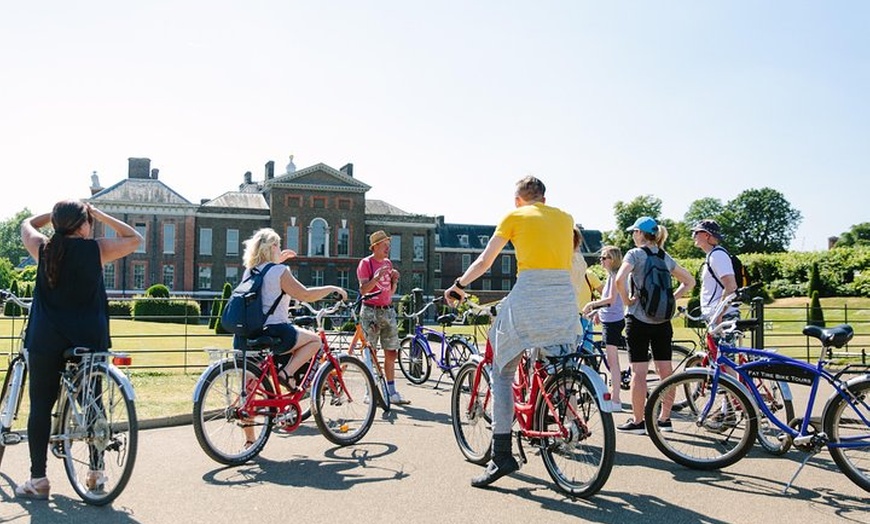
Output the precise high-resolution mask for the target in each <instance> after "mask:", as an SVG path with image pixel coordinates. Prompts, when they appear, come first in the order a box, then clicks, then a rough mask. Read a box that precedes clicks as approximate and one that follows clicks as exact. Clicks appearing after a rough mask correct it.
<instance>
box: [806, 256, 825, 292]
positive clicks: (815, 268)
mask: <svg viewBox="0 0 870 524" xmlns="http://www.w3.org/2000/svg"><path fill="white" fill-rule="evenodd" d="M821 287H822V279H821V278H820V277H819V263H818V262H813V265H812V269H810V282H809V284H808V285H807V296H809V297H810V298H812V297H813V295H818V294H819V291H821Z"/></svg>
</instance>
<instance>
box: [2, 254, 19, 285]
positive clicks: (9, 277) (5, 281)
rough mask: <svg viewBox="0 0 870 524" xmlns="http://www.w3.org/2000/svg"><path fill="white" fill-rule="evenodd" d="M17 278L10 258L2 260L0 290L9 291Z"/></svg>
mask: <svg viewBox="0 0 870 524" xmlns="http://www.w3.org/2000/svg"><path fill="white" fill-rule="evenodd" d="M13 280H16V278H15V266H14V265H13V264H12V262H10V261H9V259H8V258H0V289H9V286H10V285H12V281H13Z"/></svg>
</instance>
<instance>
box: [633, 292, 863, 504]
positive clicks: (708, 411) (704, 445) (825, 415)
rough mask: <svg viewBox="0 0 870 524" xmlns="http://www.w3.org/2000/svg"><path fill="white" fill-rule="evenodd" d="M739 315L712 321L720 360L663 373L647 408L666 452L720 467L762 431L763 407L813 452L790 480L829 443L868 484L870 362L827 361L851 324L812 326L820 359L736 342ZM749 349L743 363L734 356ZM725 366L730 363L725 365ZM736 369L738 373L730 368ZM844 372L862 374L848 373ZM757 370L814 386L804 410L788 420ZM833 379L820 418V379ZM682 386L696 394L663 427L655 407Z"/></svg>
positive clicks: (714, 351) (714, 355)
mask: <svg viewBox="0 0 870 524" xmlns="http://www.w3.org/2000/svg"><path fill="white" fill-rule="evenodd" d="M734 298H735V294H732V295H729V296H728V297H726V300H723V301H722V302H721V303H720V306H719V307H718V308H717V311H716V313H714V315H713V316H712V318H719V315H720V314H721V312H722V311H723V310H724V308H726V307H728V305H729V304H730V303H731V302H732V301H733V300H734ZM736 325H737V323H736V322H735V321H733V320H729V321H723V322H720V323H719V324H718V325H715V326H709V327H708V328H707V341H708V349H709V350H710V359H711V361H712V362H714V363H715V365H713V366H711V367H708V368H693V369H689V370H686V371H684V372H683V373H680V374H678V375H674V376H672V377H669V378H668V379H666V380H664V381H663V382H662V383H661V384H659V386H658V387H657V388H656V389H655V390H654V391H653V392H652V394H651V395H650V399H649V403H648V404H647V408H646V420H647V433H648V434H649V436H650V438H651V439H652V441H653V443H654V444H655V445H656V447H657V448H658V449H659V450H660V451H661V452H662V453H664V454H665V455H666V456H667V457H668V458H670V459H671V460H673V461H674V462H677V463H678V464H682V465H684V466H687V467H690V468H695V469H704V470H711V469H719V468H723V467H727V466H730V465H732V464H734V463H735V462H737V461H738V460H740V459H741V458H743V457H744V456H745V455H746V453H748V452H749V449H750V448H751V447H752V443H753V441H755V439H756V438H757V434H758V418H759V416H760V415H759V413H760V414H761V415H763V416H764V417H767V419H768V420H769V421H770V422H771V423H772V424H774V425H775V426H776V427H777V428H778V429H779V430H780V431H781V432H782V436H781V438H783V439H788V440H789V441H790V443H791V445H793V446H794V447H795V448H797V449H798V450H801V451H804V452H806V453H807V457H806V458H805V459H804V460H803V461H802V462H801V464H800V466H799V467H798V470H797V471H796V472H795V474H794V475H793V476H792V478H791V480H789V482H788V484H787V485H786V487H785V491H787V490H788V488H789V487H790V486H791V484H792V483H793V482H794V480H795V479H796V478H797V475H798V474H799V473H800V471H801V470H802V469H803V467H804V466H805V465H806V463H807V461H808V460H809V459H810V458H811V457H812V456H814V455H815V454H817V453H818V452H820V451H821V450H822V449H824V448H827V449H828V451H829V452H830V453H831V456H832V457H833V459H834V462H835V463H836V464H837V466H838V467H839V469H840V470H841V471H842V472H843V473H844V474H845V475H846V476H847V477H848V478H849V479H850V480H851V481H852V482H854V483H855V484H857V485H858V486H860V487H861V488H863V489H864V490H867V491H870V460H868V457H870V366H867V365H856V364H851V365H848V366H846V367H845V368H844V369H842V370H840V371H839V372H837V373H836V374H832V373H831V372H830V371H828V370H827V369H826V365H827V364H828V362H827V361H826V360H825V355H826V354H827V352H828V351H829V350H830V349H832V348H840V347H842V346H843V345H845V344H846V343H847V342H848V341H849V340H851V338H852V336H853V334H854V332H853V330H852V328H851V326H849V325H848V324H842V325H839V326H836V327H833V328H830V329H823V328H820V327H817V326H806V327H805V328H804V329H803V334H804V335H806V336H808V337H812V338H815V339H817V340H819V342H820V343H821V353H820V355H819V359H818V361H817V363H816V364H815V366H814V365H812V364H809V363H807V362H803V361H800V360H797V359H795V358H791V357H788V356H785V355H780V354H778V353H773V352H769V351H764V350H759V349H754V348H744V347H737V346H734V345H732V344H731V343H729V342H728V341H727V340H728V339H727V336H728V335H729V334H730V333H732V332H733V331H734V330H735V329H736ZM741 354H743V355H746V356H747V358H748V359H747V361H746V362H745V363H742V364H741V363H738V362H736V361H734V360H732V359H731V358H729V355H730V356H734V355H741ZM725 368H729V370H728V372H725ZM732 370H733V372H734V373H736V375H737V377H739V378H735V377H733V376H731V374H729V373H731V372H732ZM844 375H858V376H855V377H854V378H851V379H849V380H843V378H842V377H843V376H844ZM756 378H765V379H771V380H776V381H785V382H791V383H798V384H803V385H808V386H810V396H809V400H808V402H807V406H806V411H805V412H804V414H803V416H802V417H798V418H793V419H791V420H789V421H782V420H781V419H780V418H779V417H778V416H777V414H776V413H774V412H773V411H772V410H771V409H769V408H768V406H767V403H766V402H765V400H764V396H763V394H762V392H760V391H759V389H758V387H757V386H756V381H755V379H756ZM822 381H825V382H827V383H828V384H829V385H830V386H832V387H833V389H834V392H833V393H832V394H831V396H830V397H829V398H828V399H827V401H826V403H825V406H824V409H823V410H822V415H821V424H819V423H818V422H816V421H815V420H813V419H812V418H811V415H812V413H813V408H814V406H815V402H816V395H817V394H818V389H819V385H820V383H821V382H822ZM681 391H683V392H690V393H691V395H692V398H693V400H694V401H695V402H692V403H691V404H690V405H689V407H690V409H688V410H684V413H678V412H673V413H672V415H671V421H672V424H673V431H672V432H671V433H663V432H662V431H661V429H660V428H659V427H658V426H657V424H654V423H652V424H651V423H650V421H655V420H656V414H657V413H658V411H659V410H660V409H661V404H662V401H663V400H664V399H666V398H668V397H673V396H674V395H677V394H679V393H680V392H681Z"/></svg>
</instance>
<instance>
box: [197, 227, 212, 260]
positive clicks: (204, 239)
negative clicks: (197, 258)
mask: <svg viewBox="0 0 870 524" xmlns="http://www.w3.org/2000/svg"><path fill="white" fill-rule="evenodd" d="M199 254H200V255H211V228H210V227H201V228H199Z"/></svg>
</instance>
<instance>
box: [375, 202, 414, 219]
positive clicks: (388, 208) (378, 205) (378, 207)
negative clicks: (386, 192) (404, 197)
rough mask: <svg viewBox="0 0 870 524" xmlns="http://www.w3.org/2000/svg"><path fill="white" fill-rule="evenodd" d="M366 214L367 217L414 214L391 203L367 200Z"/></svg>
mask: <svg viewBox="0 0 870 524" xmlns="http://www.w3.org/2000/svg"><path fill="white" fill-rule="evenodd" d="M366 214H367V215H400V216H411V215H412V213H408V212H407V211H403V210H401V209H399V208H397V207H396V206H394V205H393V204H390V203H389V202H384V201H383V200H368V199H366Z"/></svg>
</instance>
